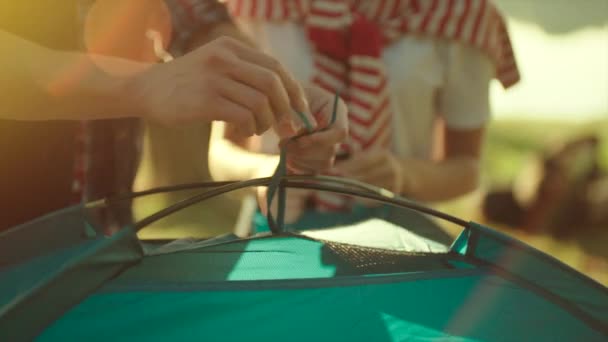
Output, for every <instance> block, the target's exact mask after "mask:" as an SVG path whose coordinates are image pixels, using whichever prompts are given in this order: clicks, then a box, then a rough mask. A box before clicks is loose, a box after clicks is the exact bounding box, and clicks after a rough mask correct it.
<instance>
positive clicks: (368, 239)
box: [0, 176, 608, 342]
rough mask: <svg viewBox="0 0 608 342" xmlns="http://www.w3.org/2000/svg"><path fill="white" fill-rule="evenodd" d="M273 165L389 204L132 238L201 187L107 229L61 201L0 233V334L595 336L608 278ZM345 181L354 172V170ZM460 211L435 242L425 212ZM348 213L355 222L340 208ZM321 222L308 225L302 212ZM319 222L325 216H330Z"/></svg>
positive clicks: (210, 188) (604, 331)
mask: <svg viewBox="0 0 608 342" xmlns="http://www.w3.org/2000/svg"><path fill="white" fill-rule="evenodd" d="M312 180H313V179H312V178H310V177H309V178H306V177H291V176H290V177H284V178H283V179H282V181H281V187H280V188H279V197H280V196H281V194H280V193H281V192H282V189H284V187H299V188H311V189H317V190H324V191H333V192H340V193H344V194H350V195H354V196H359V197H362V198H366V199H368V200H369V199H373V200H377V201H381V202H383V203H384V204H385V207H386V208H389V209H387V212H388V214H386V215H384V216H382V215H380V216H379V217H374V218H370V217H368V218H360V219H359V218H358V219H356V220H354V219H352V217H353V215H351V216H348V215H346V216H344V217H343V218H344V219H345V221H340V220H337V221H335V220H334V222H338V223H339V224H337V226H335V227H333V228H331V229H322V230H300V231H289V230H284V229H282V222H280V221H281V219H280V218H278V219H277V222H274V220H270V221H271V222H270V226H271V228H272V230H273V231H272V232H269V233H264V234H258V235H255V236H253V237H249V238H238V237H236V236H232V235H227V236H220V237H215V238H211V239H207V240H192V239H184V240H176V241H170V242H163V241H141V240H139V239H138V238H137V235H136V232H137V231H138V230H139V229H141V228H142V227H144V226H146V225H147V224H150V223H151V222H154V221H155V220H158V219H160V218H161V217H164V216H166V215H170V214H171V213H173V212H175V211H177V210H179V209H181V208H185V207H187V206H189V205H191V204H193V203H196V202H200V201H202V200H204V199H207V198H210V197H213V196H216V195H219V194H222V193H225V192H227V191H232V190H235V189H238V188H242V187H247V186H256V185H262V184H268V183H269V182H270V180H269V179H260V180H252V181H247V182H240V183H231V182H225V183H215V184H198V185H185V186H182V187H173V188H165V189H157V190H152V191H148V192H143V193H137V194H134V195H133V196H145V195H149V194H152V193H157V192H160V191H169V190H176V189H185V188H190V189H192V188H198V189H199V190H200V194H199V195H197V196H195V197H193V198H190V199H188V200H184V201H182V202H179V203H177V204H176V205H174V206H172V207H170V208H167V209H166V210H163V211H162V212H160V213H158V214H156V215H152V216H150V217H148V218H147V219H144V220H142V221H139V222H137V223H135V224H132V225H126V226H124V227H123V228H122V229H121V230H119V231H118V232H117V233H115V234H113V235H111V236H106V235H104V234H103V229H102V228H101V227H98V226H96V224H95V222H94V220H92V219H91V217H92V216H91V211H93V210H97V209H100V208H103V209H109V208H111V207H112V206H113V205H116V203H118V202H120V201H121V200H124V198H113V199H109V200H106V201H100V202H96V203H92V204H89V205H87V206H79V207H73V208H68V209H64V210H62V211H59V212H56V213H53V214H51V215H48V216H46V217H43V218H40V219H38V220H36V221H33V222H30V223H28V224H25V225H22V226H19V227H16V228H14V229H12V230H10V231H7V232H5V233H3V234H2V235H0V341H23V340H32V339H34V340H39V341H108V340H111V341H123V340H124V341H139V340H142V341H377V342H383V341H431V340H432V341H434V340H450V341H557V340H559V341H606V340H607V339H608V290H607V288H605V287H604V286H602V285H600V284H598V283H596V282H594V281H593V280H591V279H589V278H587V277H586V276H585V275H583V274H580V273H578V272H576V271H574V270H573V269H571V268H569V267H568V266H566V265H564V264H562V263H561V262H559V261H557V260H555V259H553V258H551V257H550V256H547V255H545V254H543V253H541V252H539V251H537V250H535V249H533V248H531V247H529V246H527V245H525V244H523V243H521V242H519V241H515V240H513V239H511V238H509V237H506V236H504V235H502V234H500V233H497V232H496V231H493V230H491V229H488V228H485V227H483V226H481V225H478V224H476V223H472V222H465V221H462V220H460V219H457V218H454V217H451V216H448V215H445V214H442V213H438V212H435V211H433V210H431V209H427V208H424V207H421V206H419V205H417V204H416V203H412V202H409V201H407V200H405V199H403V198H399V197H394V196H392V195H391V194H383V193H382V192H381V191H380V192H379V191H378V190H377V189H370V188H366V189H361V187H356V186H354V185H353V183H348V182H346V181H338V180H331V179H330V178H327V177H326V178H315V180H316V181H315V182H313V181H312ZM355 185H356V184H355ZM421 213H422V214H424V215H431V216H436V217H439V218H442V219H445V220H448V221H451V222H452V223H454V224H458V225H460V226H462V232H461V234H460V235H459V237H458V238H457V239H456V240H455V241H454V242H453V243H452V244H451V245H447V246H446V245H444V244H441V243H438V242H436V241H433V240H432V239H431V238H428V237H425V236H424V234H418V233H415V232H416V228H417V227H418V226H419V225H423V224H425V223H421V222H423V221H422V220H421V219H420V218H421V217H422V214H421ZM349 220H350V221H349ZM311 228H318V227H311ZM325 228H327V227H325Z"/></svg>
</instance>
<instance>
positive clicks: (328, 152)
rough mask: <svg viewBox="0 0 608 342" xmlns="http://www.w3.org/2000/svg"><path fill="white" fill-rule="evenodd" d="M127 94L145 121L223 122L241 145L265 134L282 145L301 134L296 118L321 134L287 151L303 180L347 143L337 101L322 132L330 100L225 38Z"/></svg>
mask: <svg viewBox="0 0 608 342" xmlns="http://www.w3.org/2000/svg"><path fill="white" fill-rule="evenodd" d="M129 88H130V90H131V91H130V94H131V95H132V97H133V98H134V101H135V102H136V103H138V104H140V106H139V109H140V110H139V112H140V113H141V115H142V116H143V117H145V118H146V119H150V120H153V121H156V122H160V123H162V124H166V125H179V124H185V123H190V122H201V121H202V122H211V121H214V120H219V121H225V122H227V123H229V124H231V126H233V127H234V128H235V133H237V134H238V135H240V136H243V137H248V136H252V135H254V134H257V135H260V134H262V133H264V132H265V131H267V130H268V129H270V128H274V130H275V131H276V132H277V133H278V135H279V137H281V138H282V139H287V138H289V137H291V136H293V135H295V134H297V133H300V132H302V131H303V129H304V123H303V122H302V121H301V119H300V118H299V117H298V116H297V114H296V113H295V111H298V112H300V113H302V114H303V115H304V116H305V117H306V119H307V121H308V122H309V123H310V124H311V126H312V129H313V131H318V132H316V133H314V134H311V135H309V136H306V137H302V138H301V139H298V141H297V142H295V143H291V144H289V146H288V150H289V151H288V152H289V155H290V156H293V158H290V161H289V164H290V167H291V168H292V169H294V170H297V171H298V172H301V173H313V172H323V171H327V170H328V169H329V168H330V167H331V166H332V165H333V160H334V156H335V153H336V150H337V145H338V144H339V143H341V142H343V141H344V139H346V136H347V135H348V119H347V109H346V105H345V104H344V103H343V102H342V101H339V106H338V112H337V120H336V122H335V123H334V125H332V127H331V128H329V129H327V130H325V131H322V132H321V131H319V130H320V129H321V128H324V127H325V126H327V124H328V122H329V118H330V116H331V112H332V107H333V100H334V98H333V95H332V94H329V93H328V92H326V91H324V90H323V89H321V88H318V87H306V88H304V87H302V86H301V85H300V84H299V83H298V82H297V81H296V80H295V79H294V78H293V76H292V75H291V74H290V73H289V72H288V71H287V70H286V69H285V68H284V67H283V66H282V65H281V63H279V62H278V61H277V60H276V59H274V58H272V57H271V56H268V55H266V54H264V53H262V52H261V51H258V50H256V49H254V48H252V47H250V46H248V45H246V44H244V43H242V42H240V41H238V40H236V39H232V38H228V37H221V38H218V39H216V40H214V41H212V42H210V43H207V44H205V45H203V46H201V47H200V48H198V49H196V50H194V51H192V52H191V53H189V54H187V55H185V56H183V57H180V58H177V59H175V60H173V61H171V62H169V63H165V64H158V65H154V66H152V67H149V68H148V69H147V70H145V71H144V72H142V73H140V74H138V75H137V76H135V77H133V78H132V80H131V84H130V85H129ZM313 113H314V115H313Z"/></svg>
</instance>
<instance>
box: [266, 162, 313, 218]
mask: <svg viewBox="0 0 608 342" xmlns="http://www.w3.org/2000/svg"><path fill="white" fill-rule="evenodd" d="M277 162H278V161H277ZM276 166H277V163H276V162H275V163H267V164H264V165H260V167H259V168H258V170H257V172H256V173H255V175H254V178H263V177H270V176H272V174H273V173H274V170H275V169H276ZM255 192H256V199H257V202H258V206H259V207H260V211H261V212H262V214H264V215H267V214H268V203H267V196H268V187H266V186H260V187H257V188H256V189H255ZM311 194H312V190H308V189H286V191H285V197H286V201H285V217H284V219H285V223H288V224H289V223H293V222H296V221H297V220H298V219H299V218H300V216H302V214H303V213H304V209H305V207H306V202H307V201H308V198H309V197H310V195H311ZM271 207H272V208H271V210H272V215H273V216H274V217H275V218H276V217H277V210H278V201H277V197H275V200H274V201H273V202H272V205H271Z"/></svg>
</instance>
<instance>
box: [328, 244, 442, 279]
mask: <svg viewBox="0 0 608 342" xmlns="http://www.w3.org/2000/svg"><path fill="white" fill-rule="evenodd" d="M323 243H324V246H325V248H326V249H328V250H329V251H330V252H332V253H333V254H334V255H336V256H337V257H338V258H339V259H341V261H343V262H344V263H345V264H347V265H349V266H350V267H352V269H353V270H356V271H357V273H368V274H373V273H398V272H408V271H422V270H436V269H446V268H452V267H451V266H450V265H449V263H447V262H446V259H445V254H443V253H421V252H406V251H397V250H389V249H381V248H373V247H363V246H356V245H351V244H346V243H339V242H333V241H323Z"/></svg>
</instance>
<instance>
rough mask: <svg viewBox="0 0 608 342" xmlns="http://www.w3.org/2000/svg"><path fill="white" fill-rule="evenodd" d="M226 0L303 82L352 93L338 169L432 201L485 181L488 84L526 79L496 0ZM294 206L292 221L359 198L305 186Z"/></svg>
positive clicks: (269, 148)
mask: <svg viewBox="0 0 608 342" xmlns="http://www.w3.org/2000/svg"><path fill="white" fill-rule="evenodd" d="M227 6H228V8H229V9H230V12H231V14H232V15H233V16H234V17H235V20H236V21H237V23H238V24H239V26H240V27H241V28H242V29H243V30H244V31H245V32H247V33H248V35H249V37H250V38H251V39H252V40H253V41H255V43H256V44H258V45H259V46H260V47H261V48H262V49H264V51H266V52H268V53H270V54H272V55H273V56H275V57H276V58H277V59H278V60H279V61H281V62H282V63H284V64H285V65H286V66H287V67H288V68H289V70H290V71H292V72H293V74H294V75H295V77H296V78H297V79H298V80H301V81H302V82H311V83H314V84H317V85H320V86H321V87H323V88H324V89H327V90H328V91H332V92H335V91H339V92H340V94H341V95H342V96H343V97H344V98H345V99H346V102H347V104H348V109H349V125H350V132H351V136H350V139H349V141H348V142H347V143H346V144H343V145H342V147H341V151H340V159H341V161H339V162H337V164H336V167H335V168H334V169H333V170H332V172H331V174H334V175H341V176H345V177H349V178H353V179H356V180H360V181H363V182H366V183H370V184H373V185H377V186H380V187H383V188H386V189H388V190H391V191H393V192H395V193H398V194H402V195H405V196H407V197H410V198H413V199H415V200H419V201H428V202H434V201H444V200H449V199H453V198H456V197H458V196H461V195H464V194H466V193H469V192H471V191H473V190H474V189H476V187H477V185H478V182H479V178H480V156H481V151H482V145H483V137H484V131H485V128H486V126H487V123H488V121H489V119H490V113H491V110H490V106H489V98H488V93H489V83H490V81H491V80H492V78H497V79H498V80H499V81H500V82H501V83H502V85H503V86H504V87H506V88H508V87H510V86H512V85H514V84H515V83H517V81H518V80H519V72H518V68H517V65H516V63H515V58H514V54H513V50H512V47H511V43H510V39H509V35H508V32H507V28H506V25H505V20H504V18H503V16H502V15H501V13H500V12H499V11H498V9H497V8H496V7H495V6H494V5H493V4H492V2H490V1H486V0H480V1H466V0H457V1H449V0H439V1H427V0H409V1H408V0H402V1H400V0H366V1H355V0H342V1H323V0H309V1H293V2H290V1H288V2H277V1H264V0H262V1H260V0H258V1H251V0H229V1H227ZM273 141H276V138H274V137H272V135H271V134H267V135H265V136H264V137H263V141H262V143H261V145H262V149H261V150H262V151H264V152H275V153H276V149H274V148H273V146H276V144H275V143H274V142H273ZM288 203H291V209H292V210H294V211H293V212H292V213H291V214H290V215H289V217H290V219H291V220H292V221H293V220H296V219H297V218H298V217H300V215H301V214H302V213H304V212H305V211H306V210H307V209H309V210H312V211H313V212H319V211H320V212H336V211H338V212H340V211H347V212H348V210H349V209H350V208H352V207H353V206H357V204H354V203H352V202H350V200H347V199H345V198H343V197H340V196H332V195H331V194H321V193H307V192H297V193H295V194H292V196H291V197H290V199H289V201H288ZM294 206H295V208H294ZM315 217H316V216H314V215H313V216H312V219H313V220H314V219H315ZM304 221H306V220H304Z"/></svg>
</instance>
